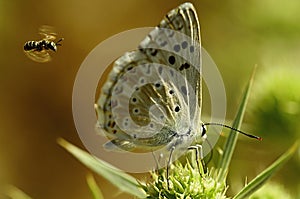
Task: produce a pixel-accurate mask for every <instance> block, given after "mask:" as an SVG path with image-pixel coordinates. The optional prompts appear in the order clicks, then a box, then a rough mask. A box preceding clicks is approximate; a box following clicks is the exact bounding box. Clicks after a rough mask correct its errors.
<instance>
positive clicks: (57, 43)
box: [55, 38, 64, 46]
mask: <svg viewBox="0 0 300 199" xmlns="http://www.w3.org/2000/svg"><path fill="white" fill-rule="evenodd" d="M63 40H64V38H60V40H58V41H57V42H56V43H55V44H56V45H57V46H61V44H60V43H59V42H61V41H63Z"/></svg>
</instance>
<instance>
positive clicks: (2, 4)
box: [0, 0, 300, 199]
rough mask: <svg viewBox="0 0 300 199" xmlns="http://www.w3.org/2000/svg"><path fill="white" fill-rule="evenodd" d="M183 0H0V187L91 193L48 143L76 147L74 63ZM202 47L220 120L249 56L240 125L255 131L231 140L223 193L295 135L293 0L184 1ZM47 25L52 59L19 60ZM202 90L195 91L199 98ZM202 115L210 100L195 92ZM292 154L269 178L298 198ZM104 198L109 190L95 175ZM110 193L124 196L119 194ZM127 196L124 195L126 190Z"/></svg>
mask: <svg viewBox="0 0 300 199" xmlns="http://www.w3.org/2000/svg"><path fill="white" fill-rule="evenodd" d="M183 2H184V1H177V0H172V1H171V0H167V1H159V0H152V1H145V0H144V1H141V0H125V1H116V0H115V1H101V0H98V1H96V0H93V1H90V0H87V1H77V0H75V1H70V0H65V1H56V0H54V1H32V0H28V1H20V0H19V1H18V0H14V1H4V0H0V15H1V17H0V27H1V33H0V34H1V35H0V44H1V45H0V46H1V54H0V58H1V59H0V60H1V67H0V80H1V83H0V88H1V91H2V92H1V97H0V110H1V114H0V121H1V123H0V186H3V185H4V184H13V185H15V186H17V187H19V188H20V189H22V190H24V191H25V192H26V193H28V194H29V195H31V196H32V197H33V198H43V199H50V198H51V199H52V198H74V199H80V198H92V197H91V195H90V192H89V190H88V187H87V185H86V182H85V176H86V174H87V172H88V170H87V169H86V168H85V167H84V166H82V165H81V164H80V163H78V162H77V161H76V160H75V159H74V158H73V157H71V155H70V154H68V153H67V152H66V151H64V150H63V149H62V148H60V147H59V146H58V145H57V144H56V139H57V138H58V137H64V138H66V139H67V140H69V141H71V142H72V143H74V144H76V145H78V146H81V147H83V146H82V144H81V141H80V139H79V137H78V135H77V133H76V130H75V127H74V124H73V119H72V109H71V103H72V87H73V82H74V79H75V76H76V72H77V70H78V69H79V67H80V65H81V63H82V61H83V60H84V58H85V57H86V56H87V54H88V53H89V52H90V51H91V50H92V49H93V48H94V47H95V46H96V45H97V44H98V43H100V42H101V41H103V40H105V39H107V38H108V37H110V36H112V35H114V34H117V33H119V32H122V31H125V30H128V29H132V28H138V27H149V26H155V25H157V24H158V23H159V22H160V20H161V19H162V18H163V17H164V15H165V14H166V13H167V12H168V11H169V10H171V9H173V8H175V7H177V6H178V5H179V4H181V3H183ZM191 2H192V3H193V4H194V6H195V7H196V10H197V12H198V16H199V20H200V24H201V34H202V45H203V46H204V48H205V49H206V50H207V51H208V52H209V53H210V55H211V57H212V58H213V59H214V61H215V62H216V64H217V66H218V67H219V70H220V73H221V74H222V76H223V80H224V83H225V87H226V93H227V119H228V121H230V120H231V119H232V118H233V117H234V114H235V111H236V109H237V106H238V102H239V100H240V96H241V92H242V90H243V88H244V86H245V84H246V82H247V81H248V79H249V77H250V74H251V71H252V70H253V67H254V65H255V64H257V65H258V69H257V76H256V77H255V82H254V89H253V91H252V94H251V99H250V101H249V106H248V107H249V108H248V110H247V114H246V118H245V123H244V124H245V125H243V126H242V129H243V130H245V131H247V132H249V133H253V134H257V135H260V136H262V137H263V138H264V140H263V141H262V142H255V141H253V140H248V139H241V141H240V142H238V146H237V150H236V153H235V155H234V157H233V161H232V166H231V170H230V173H229V176H230V178H229V184H230V190H229V191H230V193H235V192H236V191H237V190H239V189H240V188H241V187H242V186H243V184H244V181H245V176H248V179H249V180H251V179H252V178H253V177H254V176H256V175H257V174H258V173H260V171H262V170H263V169H264V168H265V167H267V166H268V165H269V164H271V163H272V162H273V161H274V160H275V159H276V158H277V157H278V156H279V155H280V154H281V153H283V152H284V151H285V150H286V149H287V148H288V147H289V146H290V145H291V144H292V143H293V142H294V141H295V140H296V139H298V138H299V137H300V132H299V125H300V123H299V116H300V92H299V91H300V82H299V75H300V71H299V64H300V56H299V54H300V23H299V21H300V12H299V10H300V2H299V1H298V0H290V1H284V2H283V1H279V0H266V1H259V0H250V1H247V2H244V1H238V0H228V1H216V0H194V1H191ZM43 24H47V25H51V26H54V27H55V28H56V29H57V32H58V34H59V36H61V37H64V38H65V40H64V41H63V42H62V44H63V46H62V47H61V48H59V49H58V52H57V53H56V54H55V55H54V59H53V61H51V62H49V63H45V64H39V63H35V62H33V61H31V60H29V59H28V58H27V57H26V56H25V55H24V53H23V45H24V43H25V42H26V41H28V40H39V39H40V36H39V35H38V34H37V31H38V28H39V26H41V25H43ZM207 95H208V94H205V95H204V96H207ZM204 101H205V103H204V114H207V113H209V110H210V107H209V106H206V104H208V102H207V100H206V99H204ZM299 173H300V164H299V154H297V156H296V157H295V158H294V159H293V160H291V161H289V162H288V164H287V165H286V166H285V167H284V168H283V169H282V170H280V171H279V172H278V173H277V174H276V175H275V176H274V177H273V178H272V180H273V181H276V182H278V183H280V184H282V185H283V186H284V188H285V189H286V190H287V191H288V192H290V193H292V194H293V195H294V196H295V197H296V194H297V192H298V196H299V189H300V187H299V184H300V183H299V182H300V181H299V178H298V176H299ZM97 180H98V183H99V184H100V187H101V189H102V190H103V192H104V195H105V197H106V198H113V196H115V195H116V193H117V192H118V191H117V190H116V188H114V187H112V185H111V184H110V183H109V182H107V181H105V180H103V179H102V178H101V177H97ZM117 198H126V195H124V194H123V195H120V196H118V197H117ZM128 198H132V197H131V196H130V197H128Z"/></svg>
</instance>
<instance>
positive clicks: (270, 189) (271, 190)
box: [250, 182, 292, 199]
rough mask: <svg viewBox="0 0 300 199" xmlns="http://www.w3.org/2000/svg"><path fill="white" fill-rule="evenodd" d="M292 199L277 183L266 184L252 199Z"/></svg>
mask: <svg viewBox="0 0 300 199" xmlns="http://www.w3.org/2000/svg"><path fill="white" fill-rule="evenodd" d="M278 198H284V199H292V197H291V196H290V194H289V193H287V191H286V190H285V189H284V187H283V186H281V185H279V184H276V183H272V182H271V183H266V184H265V185H264V186H263V187H262V188H261V189H259V190H258V191H257V192H255V193H254V194H253V195H252V196H251V197H250V199H278Z"/></svg>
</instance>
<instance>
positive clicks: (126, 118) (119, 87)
mask: <svg viewBox="0 0 300 199" xmlns="http://www.w3.org/2000/svg"><path fill="white" fill-rule="evenodd" d="M201 58H202V53H201V37H200V25H199V21H198V17H197V13H196V10H195V8H194V6H193V5H192V4H191V3H184V4H182V5H180V6H179V7H177V8H175V9H173V10H171V11H170V12H169V13H168V14H167V15H166V16H165V17H164V19H163V20H162V21H161V22H160V23H159V25H158V26H157V27H155V28H154V29H153V30H152V31H151V32H150V33H149V34H148V35H147V36H146V38H145V39H144V40H143V41H142V42H141V43H140V45H139V46H138V49H137V50H135V51H131V52H127V53H125V54H124V55H123V56H121V57H120V58H119V59H117V60H116V61H115V62H114V64H113V68H112V70H111V71H110V73H109V75H108V77H107V79H106V82H105V83H104V85H103V86H102V88H101V93H100V96H99V99H98V101H97V103H96V104H95V109H96V112H97V116H98V121H97V125H96V126H97V128H98V129H100V131H101V132H102V133H104V134H105V136H106V137H107V138H108V139H109V141H108V142H107V143H106V144H105V145H104V147H105V148H106V149H108V150H112V151H125V152H126V151H130V152H137V153H143V152H149V151H151V152H153V151H159V153H162V154H163V153H169V154H172V157H173V156H174V157H180V156H181V155H182V154H183V153H184V152H185V151H186V150H188V149H189V147H190V146H192V145H195V144H197V143H202V142H203V141H204V140H205V139H206V125H209V123H203V122H202V121H201V100H202V63H201V62H202V61H201ZM216 125H222V124H216ZM222 126H224V127H228V126H226V125H222ZM170 157H171V155H170ZM169 160H170V159H169Z"/></svg>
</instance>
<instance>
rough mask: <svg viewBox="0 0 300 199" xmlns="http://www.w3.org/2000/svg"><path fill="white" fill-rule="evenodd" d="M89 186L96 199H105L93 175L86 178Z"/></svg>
mask: <svg viewBox="0 0 300 199" xmlns="http://www.w3.org/2000/svg"><path fill="white" fill-rule="evenodd" d="M86 181H87V184H88V186H89V188H90V190H91V192H92V194H93V198H94V199H104V197H103V195H102V192H101V190H100V188H99V187H98V185H97V183H96V180H95V178H94V176H93V175H92V174H89V175H87V176H86Z"/></svg>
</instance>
